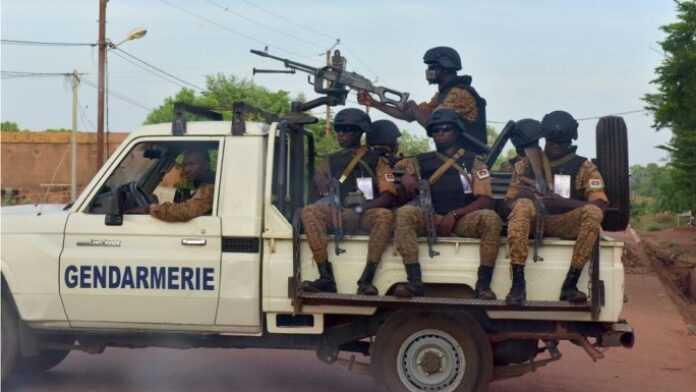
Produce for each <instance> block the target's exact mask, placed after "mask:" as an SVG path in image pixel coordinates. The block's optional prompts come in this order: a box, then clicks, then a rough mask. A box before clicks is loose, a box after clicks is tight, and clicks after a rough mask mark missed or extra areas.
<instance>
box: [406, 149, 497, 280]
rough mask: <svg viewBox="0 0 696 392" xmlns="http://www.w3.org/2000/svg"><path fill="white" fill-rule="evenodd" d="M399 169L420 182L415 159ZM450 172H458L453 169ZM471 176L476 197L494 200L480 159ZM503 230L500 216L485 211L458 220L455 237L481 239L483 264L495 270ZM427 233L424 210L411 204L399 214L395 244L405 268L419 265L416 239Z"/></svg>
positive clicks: (475, 164) (487, 175) (409, 160)
mask: <svg viewBox="0 0 696 392" xmlns="http://www.w3.org/2000/svg"><path fill="white" fill-rule="evenodd" d="M396 168H397V169H401V170H404V172H405V173H406V174H410V175H413V176H416V177H417V178H419V179H420V173H419V168H418V163H417V161H416V160H415V159H404V160H402V161H400V162H399V163H397V165H396ZM449 170H456V169H455V168H450V169H449ZM472 172H473V174H472V175H471V181H472V193H473V195H474V196H488V197H492V195H493V194H492V190H491V178H490V175H489V174H488V169H487V167H486V164H485V163H484V162H483V161H482V160H481V159H478V158H476V159H475V160H474V164H473V168H472ZM435 215H437V214H435ZM437 216H441V215H437ZM435 219H437V218H435ZM501 227H502V222H501V220H500V217H498V214H496V213H495V212H494V211H493V210H489V209H483V210H476V211H473V212H470V213H468V214H466V215H465V216H463V217H459V218H458V220H457V222H456V224H455V227H454V233H455V234H457V235H458V236H461V237H472V238H480V239H481V245H480V254H481V264H482V265H486V266H493V265H494V264H495V260H496V258H497V257H498V249H499V247H500V229H501ZM425 230H426V228H425V217H424V213H423V210H422V209H420V208H419V207H417V206H415V205H411V204H410V205H405V206H403V207H401V208H399V209H398V210H397V212H396V224H395V229H394V243H395V245H396V249H397V250H398V251H399V253H400V254H401V256H402V257H403V261H404V263H405V264H413V263H417V262H418V241H417V236H418V235H425V234H426V233H425Z"/></svg>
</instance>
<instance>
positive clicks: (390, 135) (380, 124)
mask: <svg viewBox="0 0 696 392" xmlns="http://www.w3.org/2000/svg"><path fill="white" fill-rule="evenodd" d="M399 136H401V132H399V128H398V127H397V126H396V124H394V123H393V122H392V121H390V120H377V121H375V122H373V123H372V126H371V127H370V131H369V132H368V133H367V137H366V141H367V145H368V146H391V145H394V144H396V143H397V139H398V138H399Z"/></svg>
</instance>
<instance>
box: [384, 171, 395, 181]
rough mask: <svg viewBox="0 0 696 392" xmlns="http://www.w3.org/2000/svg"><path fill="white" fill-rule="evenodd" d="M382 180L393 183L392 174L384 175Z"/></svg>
mask: <svg viewBox="0 0 696 392" xmlns="http://www.w3.org/2000/svg"><path fill="white" fill-rule="evenodd" d="M384 179H385V180H386V181H387V182H394V174H393V173H384Z"/></svg>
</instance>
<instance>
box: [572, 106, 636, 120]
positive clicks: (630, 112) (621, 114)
mask: <svg viewBox="0 0 696 392" xmlns="http://www.w3.org/2000/svg"><path fill="white" fill-rule="evenodd" d="M646 111H647V110H645V109H635V110H628V111H625V112H618V113H609V114H604V115H601V116H592V117H583V118H576V120H577V121H587V120H598V119H600V118H602V117H605V116H623V115H626V114H636V113H643V112H646Z"/></svg>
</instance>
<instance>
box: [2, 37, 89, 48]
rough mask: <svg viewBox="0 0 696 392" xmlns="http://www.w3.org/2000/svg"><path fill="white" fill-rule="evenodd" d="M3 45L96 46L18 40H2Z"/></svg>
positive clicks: (80, 43)
mask: <svg viewBox="0 0 696 392" xmlns="http://www.w3.org/2000/svg"><path fill="white" fill-rule="evenodd" d="M2 44H3V45H14V46H92V47H94V46H97V43H96V42H48V41H26V40H18V39H3V40H2Z"/></svg>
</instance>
